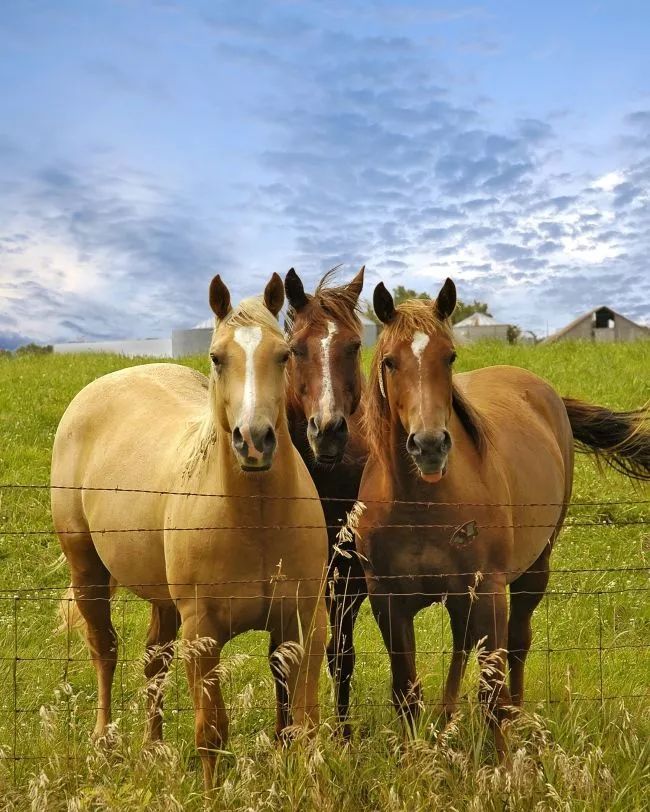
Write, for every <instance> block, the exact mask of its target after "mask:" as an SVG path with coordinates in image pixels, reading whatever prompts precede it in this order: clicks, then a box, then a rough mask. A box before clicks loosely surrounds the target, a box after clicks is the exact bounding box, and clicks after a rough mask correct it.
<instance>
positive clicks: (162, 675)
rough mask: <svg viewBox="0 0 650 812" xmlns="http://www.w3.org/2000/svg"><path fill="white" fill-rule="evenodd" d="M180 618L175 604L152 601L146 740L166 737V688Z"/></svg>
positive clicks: (148, 648)
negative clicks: (164, 711) (164, 703)
mask: <svg viewBox="0 0 650 812" xmlns="http://www.w3.org/2000/svg"><path fill="white" fill-rule="evenodd" d="M180 620H181V619H180V615H179V614H178V611H177V610H176V606H175V605H174V604H152V606H151V621H150V623H149V631H148V633H147V644H146V655H145V666H144V673H145V677H146V678H147V726H146V732H145V741H148V742H154V741H161V740H162V737H163V689H164V685H165V680H166V677H167V673H168V671H169V666H170V664H171V661H172V657H173V656H174V641H175V640H176V635H177V634H178V629H179V627H180Z"/></svg>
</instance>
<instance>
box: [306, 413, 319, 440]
mask: <svg viewBox="0 0 650 812" xmlns="http://www.w3.org/2000/svg"><path fill="white" fill-rule="evenodd" d="M307 431H308V432H309V433H310V434H312V435H315V436H318V435H319V434H320V428H319V426H318V422H317V420H316V418H315V417H310V418H309V420H308V421H307Z"/></svg>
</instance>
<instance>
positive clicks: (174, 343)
mask: <svg viewBox="0 0 650 812" xmlns="http://www.w3.org/2000/svg"><path fill="white" fill-rule="evenodd" d="M360 319H361V324H362V325H363V335H362V341H363V346H364V347H372V346H374V344H375V342H376V341H377V330H378V328H377V325H376V324H375V323H374V322H373V321H371V320H370V319H367V318H366V317H365V316H361V317H360ZM213 329H214V319H206V320H205V321H202V322H200V323H199V324H197V325H196V326H195V327H192V328H190V329H189V330H172V335H171V338H133V339H121V340H115V341H67V342H65V343H61V344H55V345H54V352H56V353H76V352H99V353H115V354H116V355H125V356H127V357H129V358H134V357H137V356H143V357H150V358H183V357H184V356H187V355H207V353H208V351H209V349H210V341H211V339H212V330H213Z"/></svg>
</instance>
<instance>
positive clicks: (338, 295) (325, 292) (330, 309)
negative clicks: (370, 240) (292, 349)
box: [284, 265, 361, 334]
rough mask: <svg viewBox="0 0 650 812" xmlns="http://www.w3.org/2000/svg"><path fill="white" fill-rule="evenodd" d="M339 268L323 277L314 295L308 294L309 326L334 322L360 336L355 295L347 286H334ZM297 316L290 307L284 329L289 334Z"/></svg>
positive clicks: (319, 325)
mask: <svg viewBox="0 0 650 812" xmlns="http://www.w3.org/2000/svg"><path fill="white" fill-rule="evenodd" d="M339 267H340V266H338V265H337V266H336V267H335V268H331V269H330V270H329V271H328V272H327V273H326V274H325V275H324V276H323V278H322V279H321V280H320V282H319V283H318V286H317V287H316V290H315V291H314V293H313V294H310V293H308V294H306V295H307V301H308V305H307V309H308V311H309V324H310V325H311V326H316V327H322V326H324V325H325V324H326V322H328V321H330V320H333V321H336V322H338V323H339V324H342V325H344V326H345V327H347V328H348V329H350V330H352V331H353V332H355V333H359V334H360V333H361V320H360V319H359V307H358V302H357V299H356V297H355V295H354V294H353V293H352V292H351V291H350V290H349V288H348V286H347V285H333V284H332V282H333V281H334V279H335V277H336V273H337V271H338V269H339ZM297 315H298V314H296V312H295V310H294V309H293V307H289V309H288V310H287V315H286V316H285V320H284V327H285V330H286V331H287V332H288V333H292V332H293V329H294V326H295V323H296V317H297Z"/></svg>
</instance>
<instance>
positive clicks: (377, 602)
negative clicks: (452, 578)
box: [370, 595, 422, 735]
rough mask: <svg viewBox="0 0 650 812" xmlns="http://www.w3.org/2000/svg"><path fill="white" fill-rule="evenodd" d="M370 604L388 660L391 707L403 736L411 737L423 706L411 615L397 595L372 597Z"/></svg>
mask: <svg viewBox="0 0 650 812" xmlns="http://www.w3.org/2000/svg"><path fill="white" fill-rule="evenodd" d="M370 603H371V605H372V611H373V614H374V616H375V620H376V621H377V625H378V626H379V630H380V631H381V635H382V638H383V640H384V645H385V646H386V650H387V651H388V654H389V657H390V668H391V674H392V698H393V705H394V706H395V710H396V711H397V714H398V716H399V718H400V719H401V721H402V723H403V724H404V727H405V730H406V732H407V733H408V734H409V735H414V734H415V730H416V725H417V720H418V717H419V715H420V710H421V706H422V688H421V686H420V681H419V679H418V676H417V672H416V668H415V629H414V628H413V618H414V613H413V611H412V609H411V608H410V607H408V605H407V604H406V603H405V601H404V599H402V598H400V596H398V595H382V596H377V595H371V596H370Z"/></svg>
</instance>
